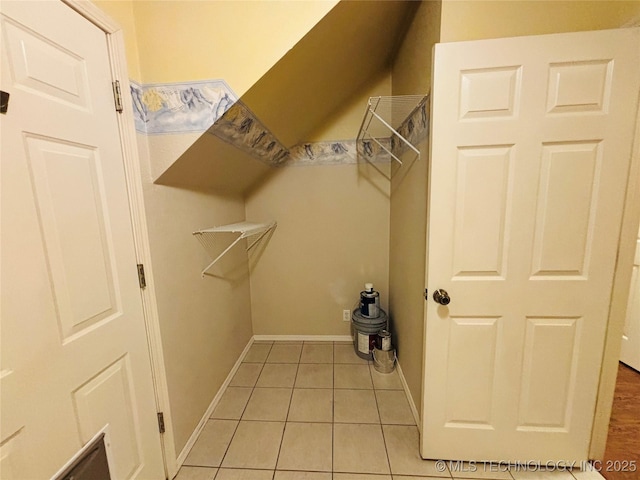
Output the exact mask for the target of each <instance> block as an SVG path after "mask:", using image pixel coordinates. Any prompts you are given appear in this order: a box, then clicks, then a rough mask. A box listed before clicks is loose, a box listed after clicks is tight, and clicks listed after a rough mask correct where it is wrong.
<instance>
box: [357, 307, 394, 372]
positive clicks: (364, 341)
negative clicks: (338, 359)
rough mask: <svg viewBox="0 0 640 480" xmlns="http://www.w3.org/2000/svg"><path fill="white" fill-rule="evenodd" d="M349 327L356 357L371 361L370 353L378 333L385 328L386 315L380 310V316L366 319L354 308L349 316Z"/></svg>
mask: <svg viewBox="0 0 640 480" xmlns="http://www.w3.org/2000/svg"><path fill="white" fill-rule="evenodd" d="M351 327H352V329H353V348H354V349H355V351H356V355H358V356H359V357H360V358H364V359H365V360H373V355H372V353H371V352H372V351H373V349H374V348H375V346H376V339H377V337H378V332H379V331H380V330H383V329H385V328H387V313H386V312H385V311H384V310H382V309H380V316H378V317H377V318H367V317H365V316H363V315H362V313H360V309H358V308H356V309H355V310H354V311H353V314H352V316H351Z"/></svg>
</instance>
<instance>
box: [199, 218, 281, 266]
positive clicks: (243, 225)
mask: <svg viewBox="0 0 640 480" xmlns="http://www.w3.org/2000/svg"><path fill="white" fill-rule="evenodd" d="M276 226H277V222H268V223H254V222H239V223H232V224H229V225H222V226H219V227H213V228H207V229H205V230H198V231H196V232H193V235H194V236H195V237H196V238H197V239H198V240H199V241H200V244H201V245H202V246H203V247H204V249H205V250H206V251H207V253H208V254H209V255H210V256H211V258H213V261H212V262H211V263H210V264H209V265H207V266H206V267H205V268H204V270H202V276H203V277H204V276H205V275H209V273H208V270H209V269H210V268H211V267H213V266H214V265H215V264H216V263H217V262H218V261H219V260H220V259H221V258H222V257H223V256H224V255H225V254H226V253H227V252H228V251H229V250H231V249H232V248H233V247H234V246H235V245H236V244H237V243H238V242H240V240H242V239H243V238H248V237H255V236H257V238H256V239H255V240H253V241H252V242H251V243H250V244H249V246H247V251H249V250H251V248H253V246H254V245H256V244H257V243H258V242H259V241H260V240H261V239H262V238H263V237H264V236H265V235H266V234H267V233H269V231H271V230H272V229H274V228H275V227H276ZM222 234H237V237H236V238H235V239H234V240H233V241H232V242H231V244H230V245H228V246H227V247H226V248H225V249H224V250H223V251H222V253H220V254H217V255H216V253H217V248H216V247H217V242H218V238H219V237H221V236H222Z"/></svg>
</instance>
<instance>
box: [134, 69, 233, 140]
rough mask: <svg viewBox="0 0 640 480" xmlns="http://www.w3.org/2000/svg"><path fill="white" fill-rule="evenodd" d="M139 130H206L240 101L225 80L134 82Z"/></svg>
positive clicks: (136, 117)
mask: <svg viewBox="0 0 640 480" xmlns="http://www.w3.org/2000/svg"><path fill="white" fill-rule="evenodd" d="M131 96H132V98H133V115H134V121H135V126H136V130H137V131H138V132H140V133H146V134H147V135H159V134H167V133H188V132H204V131H205V130H207V129H208V128H209V127H210V126H211V125H212V124H213V123H215V121H216V120H218V119H219V118H220V117H221V116H222V115H223V114H224V113H225V112H226V111H227V110H228V109H229V108H230V107H231V106H232V105H233V104H234V103H235V102H236V101H237V100H238V97H237V95H236V94H235V93H234V92H233V90H231V88H230V87H229V86H228V85H227V84H226V82H225V81H224V80H206V81H196V82H183V83H154V84H147V85H140V84H138V83H135V82H133V81H132V82H131Z"/></svg>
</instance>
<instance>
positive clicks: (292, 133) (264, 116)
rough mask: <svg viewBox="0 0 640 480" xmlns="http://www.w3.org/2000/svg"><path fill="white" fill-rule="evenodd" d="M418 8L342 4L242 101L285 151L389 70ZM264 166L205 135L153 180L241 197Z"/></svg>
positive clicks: (404, 3)
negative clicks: (376, 77)
mask: <svg viewBox="0 0 640 480" xmlns="http://www.w3.org/2000/svg"><path fill="white" fill-rule="evenodd" d="M418 3H419V2H414V1H344V0H343V1H341V2H340V3H338V4H337V5H336V6H335V7H334V8H333V9H332V10H331V11H330V12H329V13H328V14H327V15H325V16H324V17H323V18H322V19H321V20H320V21H319V22H318V23H317V24H316V25H315V26H314V28H313V29H312V30H311V31H309V32H308V33H307V34H306V35H305V36H304V37H303V38H302V39H301V40H300V41H299V42H298V43H296V44H295V45H294V46H293V47H292V48H291V49H290V50H289V51H288V52H287V53H286V54H285V55H284V56H283V57H282V58H281V59H280V60H279V61H278V62H277V63H276V64H275V65H274V66H273V67H272V68H271V69H270V70H269V71H268V72H267V73H266V74H265V75H263V76H262V78H260V79H259V80H258V81H257V82H256V83H255V84H254V85H253V86H252V87H251V88H250V89H249V90H248V91H247V92H246V93H245V94H244V95H243V96H242V97H241V99H240V103H241V104H242V105H243V106H244V107H246V108H248V109H249V110H250V111H251V112H252V113H253V115H254V116H255V117H256V118H257V120H258V121H259V122H260V124H262V126H263V127H264V128H265V129H266V130H267V131H269V132H270V133H271V134H272V135H273V136H274V137H276V138H277V139H278V140H279V142H280V143H281V144H282V145H283V146H284V147H285V148H291V147H293V146H295V145H296V144H298V143H301V142H304V141H305V140H307V136H308V135H310V134H311V132H313V131H314V130H317V129H318V128H319V127H320V126H322V125H323V124H325V123H326V122H329V121H331V116H332V114H333V113H334V112H336V111H339V110H340V108H341V107H342V106H343V105H344V103H346V102H347V101H348V100H349V99H350V97H352V96H353V95H354V94H356V93H358V91H359V90H360V89H361V88H362V87H363V86H364V85H366V84H367V82H368V81H370V80H371V79H372V78H374V77H375V76H377V75H379V74H380V73H382V72H384V71H386V70H388V69H389V67H390V64H391V61H392V59H393V57H394V55H395V52H396V50H397V48H398V47H399V45H400V43H401V41H402V38H403V36H404V33H405V31H406V29H407V27H408V24H409V22H410V20H411V17H412V16H413V14H414V12H415V10H416V7H417V4H418ZM283 21H286V19H283ZM238 61H242V59H238ZM232 87H233V86H232ZM363 109H364V106H363ZM363 111H364V110H363ZM222 119H224V116H223V117H222V118H221V120H222ZM357 128H358V126H357V125H354V132H353V138H355V137H356V135H357V133H358V132H357ZM212 129H215V125H214V126H213V127H212ZM210 131H211V129H210ZM269 169H270V168H269V167H267V166H266V165H265V164H264V163H263V162H261V161H259V160H257V159H255V158H253V156H252V155H251V154H250V153H248V152H247V150H246V149H245V151H242V150H241V149H238V148H235V147H233V146H231V145H230V144H229V141H227V140H225V139H223V138H220V137H219V136H215V135H212V134H211V133H204V134H203V135H202V136H201V137H200V138H199V139H198V140H197V141H196V143H195V144H194V145H193V146H192V147H191V148H189V149H188V150H187V151H186V152H185V153H184V154H183V155H181V156H180V158H178V159H177V160H176V162H174V163H173V164H172V165H171V166H170V167H169V168H168V169H167V170H166V171H165V172H164V173H162V175H160V176H159V177H158V179H157V180H156V183H160V184H165V185H173V186H189V187H196V188H206V189H216V190H220V191H221V192H231V193H245V192H247V191H248V190H250V188H251V187H252V186H253V185H254V184H255V183H256V182H258V181H259V180H260V179H261V178H262V176H263V175H264V174H265V173H266V172H267V171H268V170H269Z"/></svg>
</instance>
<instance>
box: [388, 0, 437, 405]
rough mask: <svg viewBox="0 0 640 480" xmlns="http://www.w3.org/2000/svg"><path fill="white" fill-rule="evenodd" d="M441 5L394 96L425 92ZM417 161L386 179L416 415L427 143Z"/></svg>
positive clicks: (414, 35) (397, 321)
mask: <svg viewBox="0 0 640 480" xmlns="http://www.w3.org/2000/svg"><path fill="white" fill-rule="evenodd" d="M439 19H440V2H435V1H429V2H423V3H422V4H421V5H420V9H419V10H418V12H417V13H416V16H415V18H414V20H413V22H412V24H411V27H410V29H409V31H408V32H407V35H406V37H405V39H404V42H403V43H402V46H401V48H400V50H399V52H398V55H397V57H396V59H395V63H394V65H393V94H394V95H408V94H414V95H415V94H426V93H428V92H429V91H430V88H431V86H430V82H431V52H432V48H433V45H434V44H435V43H436V42H437V41H438V37H439ZM419 148H420V152H421V154H420V158H419V159H417V160H415V161H413V162H411V161H410V158H411V157H413V155H409V156H408V157H407V158H405V159H404V160H406V161H405V163H404V164H403V165H402V166H401V167H399V168H398V169H394V174H393V177H392V179H391V207H390V239H389V286H390V289H389V297H390V307H389V308H390V314H391V320H392V333H393V335H394V337H395V344H396V346H397V349H398V360H399V362H400V365H401V367H402V370H403V373H404V375H405V379H406V381H407V385H408V386H409V390H410V392H411V396H412V398H413V401H414V403H415V405H416V406H417V408H418V410H419V409H420V398H421V392H422V378H423V373H422V357H423V351H424V336H423V331H424V288H425V256H426V224H427V174H428V163H429V148H428V142H427V141H424V142H422V144H421V145H420V146H419Z"/></svg>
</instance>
